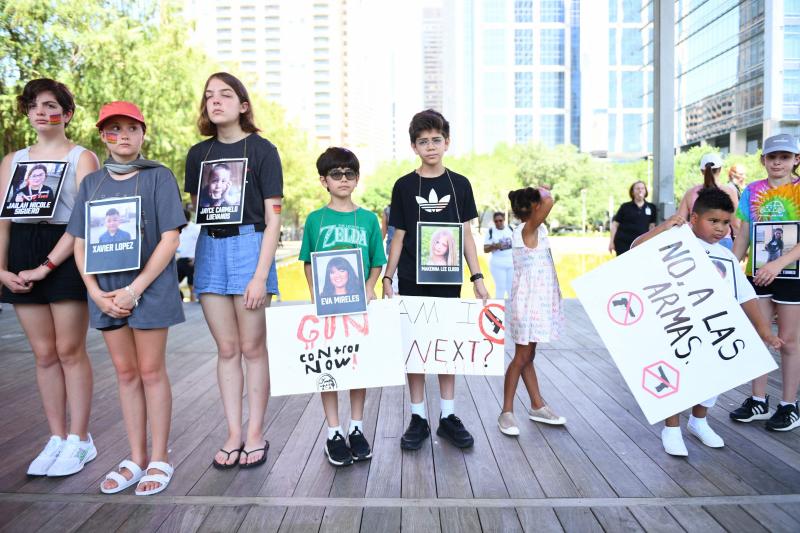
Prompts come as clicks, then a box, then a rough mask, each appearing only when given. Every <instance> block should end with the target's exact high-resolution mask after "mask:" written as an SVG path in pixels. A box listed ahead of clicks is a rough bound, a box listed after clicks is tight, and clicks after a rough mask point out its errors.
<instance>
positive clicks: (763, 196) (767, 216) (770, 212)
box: [736, 180, 800, 275]
mask: <svg viewBox="0 0 800 533" xmlns="http://www.w3.org/2000/svg"><path fill="white" fill-rule="evenodd" d="M736 216H737V217H738V218H740V219H741V220H744V221H745V222H747V223H748V224H750V242H751V243H752V242H753V236H754V231H755V228H754V227H753V223H754V222H771V221H776V222H782V221H789V220H800V180H794V181H793V182H792V183H787V184H785V185H781V186H780V187H770V186H769V183H768V181H767V180H760V181H754V182H753V183H751V184H750V185H748V186H747V187H746V188H745V190H744V191H742V197H741V199H740V200H739V207H738V209H737V210H736ZM750 262H751V259H750V257H749V256H748V258H747V275H750V274H751V273H752V268H751V265H750Z"/></svg>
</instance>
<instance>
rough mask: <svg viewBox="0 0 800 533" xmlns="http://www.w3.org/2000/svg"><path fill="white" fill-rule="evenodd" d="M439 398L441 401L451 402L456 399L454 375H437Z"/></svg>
mask: <svg viewBox="0 0 800 533" xmlns="http://www.w3.org/2000/svg"><path fill="white" fill-rule="evenodd" d="M438 377H439V396H440V397H441V398H442V400H453V399H455V397H456V376H455V374H438Z"/></svg>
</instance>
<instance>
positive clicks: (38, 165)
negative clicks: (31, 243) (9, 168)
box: [0, 161, 69, 218]
mask: <svg viewBox="0 0 800 533" xmlns="http://www.w3.org/2000/svg"><path fill="white" fill-rule="evenodd" d="M68 165H69V163H67V162H66V161H23V162H20V163H17V166H16V167H15V168H14V172H13V173H12V174H11V179H10V180H9V182H8V187H7V188H6V195H5V197H4V201H3V208H2V210H0V218H52V217H53V213H55V210H56V203H57V202H58V197H59V195H60V194H61V185H62V184H63V182H64V176H65V175H66V173H67V166H68Z"/></svg>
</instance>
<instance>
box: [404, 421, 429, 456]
mask: <svg viewBox="0 0 800 533" xmlns="http://www.w3.org/2000/svg"><path fill="white" fill-rule="evenodd" d="M430 434H431V427H430V426H429V425H428V421H427V420H426V419H424V418H422V417H421V416H419V415H411V422H409V424H408V427H407V428H406V432H405V433H403V437H402V438H401V439H400V447H401V448H403V449H404V450H419V449H420V448H422V443H423V442H425V439H427V438H428V435H430Z"/></svg>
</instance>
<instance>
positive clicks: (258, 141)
mask: <svg viewBox="0 0 800 533" xmlns="http://www.w3.org/2000/svg"><path fill="white" fill-rule="evenodd" d="M198 127H199V129H200V133H201V134H203V135H206V136H210V138H209V139H207V140H205V141H203V142H201V143H198V144H196V145H194V146H193V147H192V148H191V149H190V150H189V153H188V155H187V156H186V180H185V191H186V192H188V193H190V194H191V195H192V202H193V203H194V204H195V205H197V194H198V192H199V190H200V181H201V180H200V172H201V168H202V167H203V165H202V163H203V162H204V161H219V160H241V159H243V158H244V159H246V163H245V165H244V168H245V175H244V179H243V180H242V183H241V187H243V188H244V195H243V196H242V197H240V198H238V201H239V209H241V210H242V214H241V217H242V219H241V223H226V224H219V225H215V224H213V223H205V224H203V228H202V230H201V232H200V237H199V238H198V240H197V249H196V251H195V277H194V288H195V291H196V292H197V294H198V296H199V298H200V304H201V305H202V307H203V314H204V315H205V317H206V322H208V327H209V329H210V330H211V335H212V336H213V337H214V341H215V342H216V343H217V351H218V353H219V359H218V361H217V377H218V380H219V389H220V395H221V396H222V404H223V407H224V410H225V417H226V418H227V421H228V438H227V439H226V440H225V442H224V443H223V444H222V447H221V448H220V450H219V452H217V454H216V455H215V456H214V460H213V463H212V464H213V465H214V467H216V468H220V469H228V468H233V467H235V466H237V465H238V466H240V467H241V468H252V467H255V466H258V465H260V464H263V463H264V462H265V461H266V457H267V449H268V447H269V443H268V442H267V441H266V440H264V437H263V432H264V413H265V412H266V409H267V399H268V398H269V368H268V364H267V344H266V320H265V316H264V308H265V307H266V306H268V305H269V304H270V301H271V299H272V295H273V294H278V276H277V273H276V271H275V261H274V259H275V250H276V249H277V247H278V237H279V235H280V213H281V198H282V196H283V172H282V170H281V161H280V157H279V156H278V150H277V149H276V148H275V146H274V145H273V144H272V143H270V142H269V141H268V140H266V139H264V138H263V137H260V136H259V135H258V131H259V130H258V128H257V127H256V126H255V124H254V122H253V109H252V106H251V103H250V98H249V96H248V94H247V89H245V87H244V85H243V84H242V82H241V81H239V80H238V79H237V78H235V77H234V76H232V75H230V74H228V73H226V72H218V73H215V74H212V75H211V76H210V77H209V78H208V81H206V85H205V90H204V91H203V97H202V100H201V103H200V118H199V119H198ZM198 222H199V223H203V222H202V221H200V220H198ZM242 358H244V361H245V367H246V368H247V374H246V378H245V374H244V373H243V371H242ZM245 386H246V387H247V401H248V408H249V409H248V410H249V420H248V423H247V430H246V434H244V435H243V434H242V393H243V392H244V387H245Z"/></svg>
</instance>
